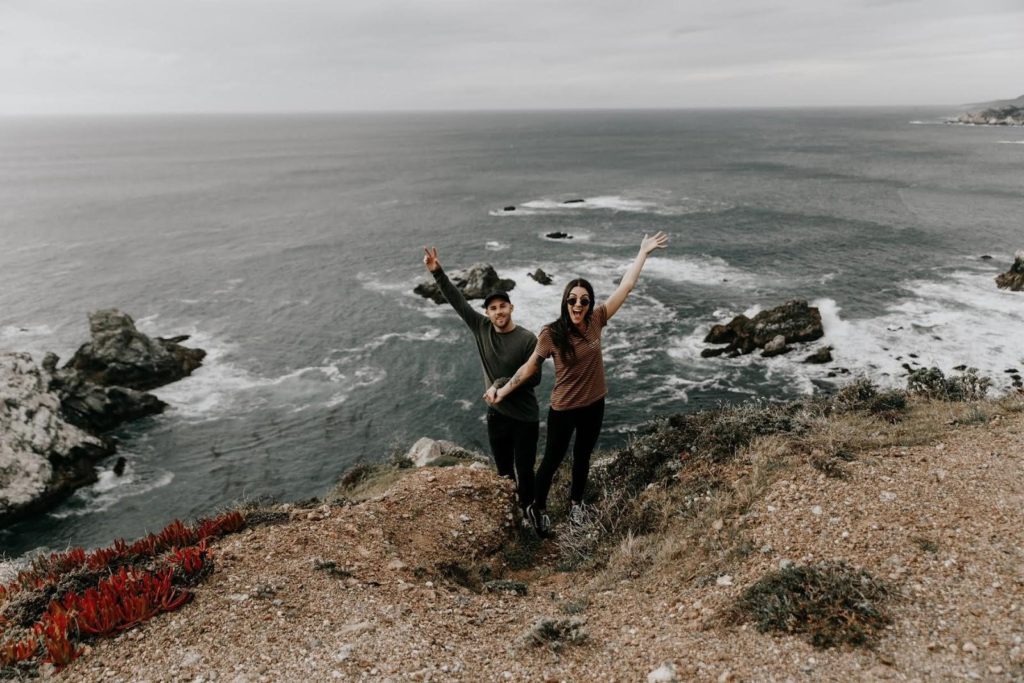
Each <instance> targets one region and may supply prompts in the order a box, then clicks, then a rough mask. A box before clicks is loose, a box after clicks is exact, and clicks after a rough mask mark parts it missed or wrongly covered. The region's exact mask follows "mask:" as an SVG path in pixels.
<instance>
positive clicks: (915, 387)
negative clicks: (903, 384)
mask: <svg viewBox="0 0 1024 683" xmlns="http://www.w3.org/2000/svg"><path fill="white" fill-rule="evenodd" d="M991 386H992V380H991V379H990V378H988V377H983V376H981V375H979V374H978V369H977V368H967V369H966V370H964V371H963V372H962V373H960V374H959V375H956V376H950V377H946V376H945V375H943V374H942V370H939V369H938V368H935V367H932V368H920V369H918V370H914V371H913V372H912V373H910V375H909V376H908V377H907V389H908V390H909V391H910V392H911V393H913V394H917V395H919V396H924V397H925V398H933V399H938V400H940V401H980V400H981V399H983V398H985V394H986V393H988V389H989V387H991Z"/></svg>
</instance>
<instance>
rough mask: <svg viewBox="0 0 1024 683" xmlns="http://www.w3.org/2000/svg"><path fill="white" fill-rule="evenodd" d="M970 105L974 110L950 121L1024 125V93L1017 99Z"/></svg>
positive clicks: (972, 123)
mask: <svg viewBox="0 0 1024 683" xmlns="http://www.w3.org/2000/svg"><path fill="white" fill-rule="evenodd" d="M969 106H970V107H971V109H972V111H967V112H964V113H963V114H960V115H959V116H957V117H956V118H955V119H950V120H949V123H963V124H970V125H973V126H1024V95H1021V96H1020V97H1018V98H1017V99H1015V100H996V101H994V102H983V103H981V104H973V105H969Z"/></svg>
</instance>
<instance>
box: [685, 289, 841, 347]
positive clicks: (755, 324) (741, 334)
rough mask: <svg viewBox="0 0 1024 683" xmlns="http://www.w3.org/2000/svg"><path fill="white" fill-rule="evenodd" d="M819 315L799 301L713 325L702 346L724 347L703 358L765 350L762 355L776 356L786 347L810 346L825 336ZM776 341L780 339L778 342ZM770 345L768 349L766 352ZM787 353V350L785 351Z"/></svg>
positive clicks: (815, 309)
mask: <svg viewBox="0 0 1024 683" xmlns="http://www.w3.org/2000/svg"><path fill="white" fill-rule="evenodd" d="M824 334H825V330H824V328H822V326H821V313H820V312H819V311H818V309H817V308H814V307H812V306H808V305H807V302H806V301H804V300H801V299H793V300H792V301H787V302H786V303H784V304H782V305H781V306H778V307H776V308H772V309H770V310H767V311H761V312H760V313H758V314H757V315H755V316H754V317H753V318H748V317H747V316H745V315H738V316H736V317H735V318H733V319H732V320H730V321H729V322H728V323H726V324H725V325H714V326H713V327H712V328H711V331H710V332H708V334H707V336H706V337H704V342H705V343H707V344H726V346H723V347H720V348H712V349H705V350H704V351H702V352H701V356H702V357H705V358H707V357H710V356H720V355H722V354H729V355H730V356H732V357H735V356H739V355H741V354H747V353H750V352H752V351H753V350H754V349H765V350H766V353H765V354H764V355H767V356H770V355H779V353H785V352H786V351H784V350H782V349H784V348H786V345H788V344H793V343H796V342H809V341H814V340H815V339H820V338H821V337H822V336H824ZM777 337H782V339H781V340H779V339H777ZM769 344H771V347H770V349H769V348H766V347H768V346H769ZM787 350H788V349H787Z"/></svg>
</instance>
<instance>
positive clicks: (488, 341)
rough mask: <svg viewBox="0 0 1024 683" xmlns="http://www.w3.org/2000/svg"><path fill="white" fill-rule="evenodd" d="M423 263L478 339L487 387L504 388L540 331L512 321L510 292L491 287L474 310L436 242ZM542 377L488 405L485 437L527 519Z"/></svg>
mask: <svg viewBox="0 0 1024 683" xmlns="http://www.w3.org/2000/svg"><path fill="white" fill-rule="evenodd" d="M423 251H424V256H423V265H425V266H426V267H427V270H428V271H430V274H431V275H433V276H434V281H435V282H436V283H437V285H438V287H440V289H441V293H442V294H443V295H444V298H445V299H447V300H448V303H449V304H451V306H452V308H454V309H455V312H456V313H458V314H459V317H461V318H462V319H463V320H464V321H465V323H466V325H468V326H469V329H470V332H472V333H473V337H474V339H475V340H476V350H477V352H478V353H479V355H480V364H481V365H482V366H483V371H484V382H485V384H484V389H485V390H487V389H490V388H491V387H493V388H494V389H498V388H501V387H502V386H504V384H505V382H507V381H508V378H509V377H511V376H512V375H513V374H514V373H515V371H516V370H518V369H519V366H521V365H522V364H523V363H525V362H526V360H527V359H528V358H530V356H531V355H532V354H533V348H534V347H535V346H536V345H537V336H536V335H535V334H533V332H530V331H529V330H527V329H524V328H522V327H519V326H517V325H516V324H515V323H514V322H512V311H513V310H514V308H515V307H514V306H513V305H512V302H511V300H510V299H509V297H508V293H507V292H502V291H496V292H491V293H490V294H489V295H488V296H487V298H486V299H484V313H486V315H481V314H480V313H478V312H476V311H475V310H473V307H472V306H470V305H469V303H467V302H466V297H464V296H463V295H462V292H460V291H459V289H458V288H457V287H456V286H455V285H453V284H452V282H451V280H449V279H448V276H447V275H445V272H444V270H443V269H442V268H441V262H440V261H439V260H438V258H437V249H436V248H429V249H428V248H427V247H424V248H423ZM539 383H540V372H537V373H535V375H534V376H533V377H531V378H530V380H528V381H526V382H524V383H523V384H522V385H521V386H522V389H520V390H517V391H516V392H515V393H513V394H510V395H509V396H508V398H506V399H505V400H504V401H502V402H501V403H499V404H498V405H495V406H492V407H490V408H488V410H487V437H488V440H489V441H490V444H491V453H492V454H493V455H494V463H495V465H497V468H498V476H501V477H507V478H509V479H513V480H515V482H516V484H517V490H518V494H519V506H520V507H521V508H522V510H523V518H524V520H527V521H529V520H530V517H529V510H528V508H529V506H530V504H531V503H533V488H534V484H533V466H534V463H535V462H536V460H537V434H538V420H539V419H540V417H539V411H538V410H537V397H536V396H535V395H534V393H533V388H534V387H535V386H537V384H539Z"/></svg>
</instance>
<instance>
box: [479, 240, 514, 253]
mask: <svg viewBox="0 0 1024 683" xmlns="http://www.w3.org/2000/svg"><path fill="white" fill-rule="evenodd" d="M484 249H486V250H487V251H504V250H505V249H508V244H507V243H506V242H498V241H497V240H491V241H489V242H487V243H486V244H484Z"/></svg>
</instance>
